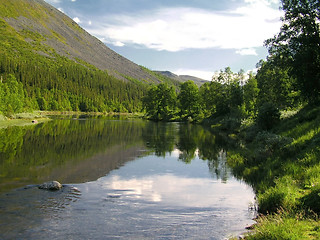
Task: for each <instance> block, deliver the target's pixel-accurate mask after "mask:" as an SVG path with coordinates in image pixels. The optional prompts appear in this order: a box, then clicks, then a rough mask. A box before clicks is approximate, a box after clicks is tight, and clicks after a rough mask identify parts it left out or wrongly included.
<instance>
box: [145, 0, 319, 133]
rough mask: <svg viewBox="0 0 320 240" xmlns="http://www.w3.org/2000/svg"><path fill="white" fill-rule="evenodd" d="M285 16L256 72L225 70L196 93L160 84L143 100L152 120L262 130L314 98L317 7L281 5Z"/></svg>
mask: <svg viewBox="0 0 320 240" xmlns="http://www.w3.org/2000/svg"><path fill="white" fill-rule="evenodd" d="M282 9H283V11H284V13H285V15H284V18H283V19H282V21H283V25H282V27H281V29H280V33H279V34H277V35H275V36H274V37H273V38H271V39H268V40H266V41H265V46H266V47H267V48H268V51H269V55H268V57H267V59H266V60H261V61H260V62H259V63H257V68H258V71H257V73H256V74H255V75H254V74H249V76H248V80H247V81H246V84H244V85H243V84H242V83H243V80H244V76H245V75H244V72H243V71H240V72H239V73H236V74H235V73H233V72H232V71H231V69H230V68H229V67H227V68H226V69H225V70H223V71H220V73H219V74H218V75H217V76H215V77H213V80H212V81H211V82H208V83H205V84H204V85H202V86H201V87H200V89H198V88H197V87H196V86H195V84H193V83H192V82H191V81H188V82H186V83H183V84H182V85H181V90H180V91H179V92H178V93H177V92H175V91H174V89H172V88H171V87H169V86H166V85H165V84H161V85H159V86H154V87H152V88H151V89H150V90H149V92H148V93H147V95H146V96H145V98H144V106H145V109H146V112H147V116H148V117H149V118H150V119H154V120H188V119H189V120H190V121H196V122H199V121H203V120H211V121H212V120H214V121H217V122H218V121H219V120H222V122H221V121H220V123H221V124H222V125H223V126H224V127H225V128H235V127H237V126H239V125H240V124H241V121H243V120H244V119H253V120H255V121H256V123H257V124H258V125H259V126H260V127H261V128H262V129H265V130H268V129H270V128H271V127H272V126H273V125H275V124H276V123H277V122H278V121H279V119H280V111H281V110H287V109H294V108H297V107H299V106H303V105H306V104H309V105H312V104H317V103H319V99H320V28H319V21H320V13H319V12H320V5H319V2H318V1H316V0H312V1H303V0H297V1H290V0H282Z"/></svg>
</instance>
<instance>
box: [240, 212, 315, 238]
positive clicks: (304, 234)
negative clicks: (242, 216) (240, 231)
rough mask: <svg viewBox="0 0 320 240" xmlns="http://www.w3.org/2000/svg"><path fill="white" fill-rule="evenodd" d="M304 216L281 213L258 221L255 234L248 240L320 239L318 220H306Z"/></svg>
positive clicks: (250, 235)
mask: <svg viewBox="0 0 320 240" xmlns="http://www.w3.org/2000/svg"><path fill="white" fill-rule="evenodd" d="M303 215H304V214H297V215H294V216H292V215H290V214H289V213H287V212H285V211H279V212H278V213H276V214H274V215H269V216H263V217H260V218H259V219H258V223H257V225H256V226H255V227H254V232H253V233H251V234H249V235H248V236H247V238H246V239H247V240H303V239H319V238H320V231H319V230H320V223H319V221H317V219H316V218H315V219H306V218H304V216H303Z"/></svg>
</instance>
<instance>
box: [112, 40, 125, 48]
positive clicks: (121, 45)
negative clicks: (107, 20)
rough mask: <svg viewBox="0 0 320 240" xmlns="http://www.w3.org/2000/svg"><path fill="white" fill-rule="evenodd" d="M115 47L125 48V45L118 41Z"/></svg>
mask: <svg viewBox="0 0 320 240" xmlns="http://www.w3.org/2000/svg"><path fill="white" fill-rule="evenodd" d="M113 45H114V46H117V47H123V46H124V43H123V42H120V41H116V42H114V43H113Z"/></svg>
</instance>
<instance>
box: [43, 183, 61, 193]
mask: <svg viewBox="0 0 320 240" xmlns="http://www.w3.org/2000/svg"><path fill="white" fill-rule="evenodd" d="M61 188H62V185H61V183H59V182H58V181H52V182H45V183H43V184H40V185H39V189H44V190H51V191H56V190H60V189H61Z"/></svg>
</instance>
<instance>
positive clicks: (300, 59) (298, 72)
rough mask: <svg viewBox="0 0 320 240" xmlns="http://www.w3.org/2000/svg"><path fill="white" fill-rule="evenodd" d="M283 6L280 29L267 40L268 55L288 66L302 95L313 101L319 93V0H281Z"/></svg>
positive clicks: (317, 98)
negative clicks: (283, 13)
mask: <svg viewBox="0 0 320 240" xmlns="http://www.w3.org/2000/svg"><path fill="white" fill-rule="evenodd" d="M282 9H283V10H284V12H285V16H284V18H283V25H282V27H281V31H280V33H279V34H278V35H276V36H275V37H274V38H272V39H269V40H267V41H266V46H267V47H268V50H269V54H270V57H269V58H270V59H271V60H272V61H276V62H277V64H278V65H279V64H283V65H285V66H288V67H289V68H290V71H289V73H290V75H291V76H292V77H295V78H296V79H297V83H298V85H299V88H300V89H301V92H302V95H303V97H305V98H306V99H307V100H309V101H312V102H315V101H317V100H319V96H320V28H319V22H320V2H319V0H282Z"/></svg>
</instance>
